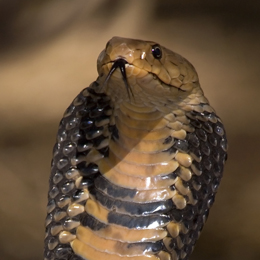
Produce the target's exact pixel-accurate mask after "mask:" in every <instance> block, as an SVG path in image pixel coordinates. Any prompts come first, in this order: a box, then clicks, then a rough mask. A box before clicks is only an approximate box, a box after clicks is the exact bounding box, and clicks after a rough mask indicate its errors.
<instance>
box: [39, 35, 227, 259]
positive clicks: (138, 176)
mask: <svg viewBox="0 0 260 260" xmlns="http://www.w3.org/2000/svg"><path fill="white" fill-rule="evenodd" d="M97 70H98V75H99V76H98V78H97V80H96V81H94V82H93V83H92V84H90V86H89V87H87V88H85V89H84V90H83V91H82V92H80V94H79V95H78V96H77V97H76V98H75V99H74V100H73V102H72V104H71V105H70V106H69V107H68V108H67V110H66V111H65V113H64V116H63V118H62V120H61V122H60V126H59V130H58V134H57V142H56V144H55V146H54V149H53V160H52V167H51V176H50V188H49V193H48V205H47V218H46V237H45V247H44V259H45V260H54V259H56V260H62V259H64V260H65V259H66V260H82V259H85V260H101V259H106V260H180V259H184V260H187V259H188V258H189V256H190V254H191V252H192V250H193V248H194V245H195V242H196V241H197V239H198V237H199V235H200V232H201V230H202V228H203V226H204V223H205V221H206V219H207V216H208V214H209V209H210V207H211V206H212V204H213V202H214V197H215V194H216V191H217V189H218V186H219V183H220V180H221V177H222V174H223V167H224V163H225V160H226V157H227V153H226V152H227V140H226V134H225V130H224V127H223V124H222V122H221V120H220V118H219V117H218V116H217V115H216V113H215V111H214V109H213V108H212V107H211V106H210V105H209V102H208V100H207V99H206V97H205V96H204V94H203V91H202V89H201V87H200V84H199V80H198V75H197V73H196V71H195V69H194V67H193V66H192V65H191V64H190V63H189V62H188V61H187V60H186V59H184V58H183V57H182V56H180V55H178V54H176V53H174V52H172V51H170V50H168V49H166V48H164V47H163V46H160V45H159V44H157V43H155V42H150V41H142V40H134V39H126V38H119V37H114V38H112V39H111V40H110V41H109V42H108V43H107V45H106V48H105V49H104V50H103V51H102V52H101V54H100V55H99V57H98V60H97Z"/></svg>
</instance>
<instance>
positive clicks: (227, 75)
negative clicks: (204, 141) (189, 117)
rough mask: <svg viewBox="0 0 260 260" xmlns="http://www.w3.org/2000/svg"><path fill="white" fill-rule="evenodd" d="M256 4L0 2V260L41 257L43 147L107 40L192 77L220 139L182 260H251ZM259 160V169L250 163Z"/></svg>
mask: <svg viewBox="0 0 260 260" xmlns="http://www.w3.org/2000/svg"><path fill="white" fill-rule="evenodd" d="M259 8H260V2H259V1H223V0H218V1H202V0H197V1H193V0H175V1H170V0H169V1H166V0H163V1H156V0H142V1H138V0H132V1H120V0H110V1H109V0H95V1H94V0H92V1H86V0H74V1H69V0H44V1H43V0H12V1H6V0H0V118H1V125H0V175H1V182H0V258H1V259H3V260H36V259H42V251H43V237H44V219H45V214H46V213H45V206H46V203H47V190H48V178H49V172H50V170H49V169H50V161H51V155H52V147H53V145H54V142H55V136H56V131H57V127H58V123H59V120H60V119H61V117H62V114H63V111H64V110H65V108H66V107H67V106H68V105H69V104H70V102H71V101H72V99H73V98H74V97H75V96H76V95H77V94H78V93H79V91H80V90H81V89H83V88H84V87H86V86H88V85H89V84H90V83H91V82H92V81H94V80H95V79H96V77H97V72H96V59H97V57H98V55H99V53H100V52H101V50H102V49H103V48H104V47H105V44H106V42H107V41H108V40H109V39H110V38H111V37H112V36H116V35H117V36H124V37H130V38H141V39H147V40H154V41H156V42H159V43H161V44H162V45H164V46H166V47H168V48H170V49H172V50H174V51H175V52H177V53H180V54H181V55H183V56H184V57H186V58H187V59H188V60H190V61H191V62H192V63H193V65H194V66H195V68H196V69H197V71H198V73H199V76H200V81H201V85H202V87H203V89H204V91H205V94H206V96H207V97H208V98H209V100H210V102H211V104H212V106H213V107H214V108H215V109H216V110H217V112H218V114H219V116H220V117H221V118H222V119H223V121H224V123H225V126H226V130H227V134H228V140H229V159H228V162H227V165H226V168H225V176H224V178H223V181H222V184H221V186H220V189H219V193H218V195H217V199H216V202H215V204H214V206H213V208H212V210H211V213H210V216H209V219H208V222H207V224H206V226H205V227H204V230H203V232H202V235H201V238H200V240H199V242H198V243H197V246H196V249H195V251H194V253H193V255H192V257H191V260H202V259H207V260H237V259H246V260H259V259H260V188H259V186H260V174H259V170H260V167H259V161H260V158H259V146H260V139H259V137H260V132H259V130H260V120H259V109H260V102H259V97H260V95H259V94H260V91H259V75H260V71H259V68H260V12H259V11H260V10H259ZM258 160H259V161H258Z"/></svg>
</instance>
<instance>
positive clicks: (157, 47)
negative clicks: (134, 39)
mask: <svg viewBox="0 0 260 260" xmlns="http://www.w3.org/2000/svg"><path fill="white" fill-rule="evenodd" d="M152 54H153V56H154V58H155V59H158V60H159V59H160V58H161V57H162V50H161V47H160V45H158V44H155V45H153V46H152Z"/></svg>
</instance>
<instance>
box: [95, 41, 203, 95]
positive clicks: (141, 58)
mask: <svg viewBox="0 0 260 260" xmlns="http://www.w3.org/2000/svg"><path fill="white" fill-rule="evenodd" d="M122 61H123V62H122ZM119 63H120V66H118V64H119ZM117 67H119V68H120V70H116V69H115V68H117ZM97 69H98V73H99V76H100V79H101V80H104V82H106V83H107V82H108V81H109V82H111V84H110V85H111V88H113V93H115V88H117V87H118V88H120V86H122V85H123V84H122V76H123V80H124V81H125V84H126V85H127V84H128V85H129V88H130V90H131V92H132V93H133V95H135V96H136V94H137V93H138V96H140V92H142V91H144V92H145V93H146V94H148V95H149V94H151V95H153V96H154V95H157V96H162V95H163V96H165V95H167V96H169V95H170V98H171V99H172V98H174V97H175V98H176V97H179V98H180V96H182V97H181V98H180V99H184V97H186V96H188V95H190V94H193V95H194V94H196V95H199V96H202V95H203V92H202V90H201V88H200V85H199V80H198V75H197V72H196V70H195V69H194V67H193V66H192V64H191V63H190V62H189V61H187V60H186V59H185V58H183V57H182V56H180V55H179V54H177V53H175V52H172V51H170V50H169V49H167V48H165V47H163V46H161V45H159V44H158V43H155V42H152V41H142V40H135V39H127V38H121V37H113V38H112V39H111V40H109V41H108V43H107V45H106V48H105V49H104V50H103V51H102V52H101V53H100V55H99V57H98V61H97ZM123 70H124V71H125V75H123V72H122V71H123ZM108 85H109V84H108ZM109 88H110V87H108V88H107V89H108V91H106V92H107V94H109ZM127 89H128V88H127ZM120 92H121V91H120ZM181 92H182V93H183V94H182V93H181ZM128 96H129V93H128ZM183 96H184V97H183Z"/></svg>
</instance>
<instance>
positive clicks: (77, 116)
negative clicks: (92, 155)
mask: <svg viewBox="0 0 260 260" xmlns="http://www.w3.org/2000/svg"><path fill="white" fill-rule="evenodd" d="M94 85H95V83H93V86H94ZM88 91H89V92H91V87H90V88H88ZM92 93H93V94H92V95H91V96H85V95H84V90H83V91H82V92H81V93H80V94H79V95H78V97H76V98H75V100H74V101H73V103H72V104H71V105H70V106H69V107H68V109H67V110H66V112H65V113H64V117H63V119H62V120H61V122H60V126H59V130H58V135H57V143H56V144H55V146H54V150H53V160H52V169H51V176H50V191H49V196H48V200H49V203H48V206H47V208H48V215H47V218H46V238H45V252H44V257H45V258H47V259H66V260H67V259H71V260H72V259H73V260H81V259H82V258H81V257H79V256H75V255H74V256H73V253H72V249H71V247H70V246H69V244H68V245H60V246H58V243H57V241H58V234H57V235H52V234H51V229H52V228H53V227H57V226H59V225H65V224H64V223H65V221H66V220H67V209H68V206H69V205H70V204H71V203H72V202H73V201H75V200H78V199H80V195H81V193H82V189H83V188H84V187H85V188H89V187H91V186H93V184H94V181H93V180H94V178H95V176H96V175H98V174H99V171H98V168H97V165H96V164H95V163H86V161H85V160H83V161H82V162H79V163H78V164H76V165H73V164H72V160H71V159H72V158H75V159H76V160H75V159H74V161H75V162H76V163H77V158H81V157H83V158H84V157H85V156H86V155H87V154H88V153H89V152H90V150H91V148H92V147H93V146H97V145H98V144H100V143H101V142H102V141H103V140H104V139H105V138H106V137H105V136H103V134H102V133H103V132H102V131H103V126H100V127H97V126H96V125H95V122H96V121H97V122H101V121H104V120H105V119H106V118H107V119H109V116H107V115H106V113H105V111H107V110H109V109H110V107H109V103H110V101H109V99H108V98H106V99H104V98H103V95H100V94H96V93H95V91H92ZM101 99H102V100H101ZM99 100H100V101H99ZM93 136H96V137H94V138H92V137H93ZM100 153H101V154H103V155H106V154H107V151H106V150H104V149H103V148H102V149H100ZM75 170H77V171H79V172H80V175H81V176H82V177H83V179H82V181H81V184H80V185H79V188H80V189H77V190H75V181H74V180H75V176H76V175H75ZM73 175H75V176H73ZM68 178H71V180H70V179H68ZM82 203H83V204H84V201H83V202H81V204H82ZM59 212H63V214H58V213H59ZM58 215H59V216H60V219H59V220H58V221H57V220H55V219H54V216H58ZM75 218H76V217H74V220H75ZM56 219H57V217H56ZM81 219H82V217H81ZM84 221H85V222H86V218H83V222H84ZM88 222H89V223H90V224H89V225H92V226H93V225H94V226H95V224H93V221H88ZM70 232H71V233H72V234H73V232H75V229H74V231H73V230H70ZM55 241H56V243H55ZM50 245H53V247H54V248H51V250H50V248H49V247H50Z"/></svg>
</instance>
